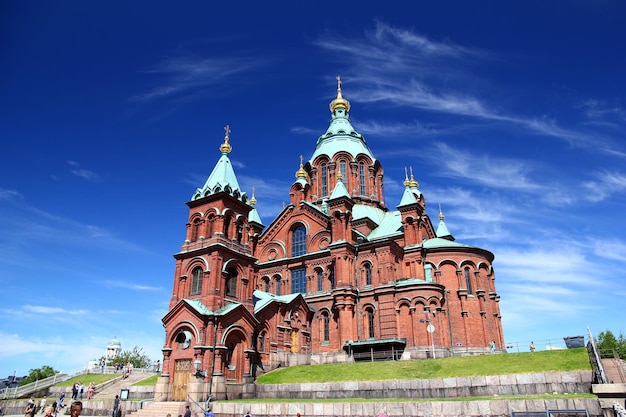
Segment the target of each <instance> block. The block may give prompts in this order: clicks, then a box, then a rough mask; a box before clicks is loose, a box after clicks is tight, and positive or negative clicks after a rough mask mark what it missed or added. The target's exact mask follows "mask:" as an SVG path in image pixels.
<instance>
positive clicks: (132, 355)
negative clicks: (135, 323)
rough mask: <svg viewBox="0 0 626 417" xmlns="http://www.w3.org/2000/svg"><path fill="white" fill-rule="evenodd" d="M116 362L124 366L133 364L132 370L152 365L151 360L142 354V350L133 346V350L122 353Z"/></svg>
mask: <svg viewBox="0 0 626 417" xmlns="http://www.w3.org/2000/svg"><path fill="white" fill-rule="evenodd" d="M115 361H116V362H119V363H122V364H126V363H128V362H130V363H132V364H133V368H148V367H150V365H152V360H151V359H150V357H149V356H148V355H146V354H145V353H144V352H143V348H140V347H139V346H135V347H134V348H133V350H132V351H131V350H125V351H122V352H121V353H120V354H119V355H118V356H117V358H116V359H115Z"/></svg>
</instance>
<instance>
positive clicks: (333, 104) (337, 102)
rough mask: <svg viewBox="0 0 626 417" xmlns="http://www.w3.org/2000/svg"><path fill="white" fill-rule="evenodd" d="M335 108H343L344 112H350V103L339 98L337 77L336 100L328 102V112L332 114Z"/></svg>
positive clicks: (339, 87)
mask: <svg viewBox="0 0 626 417" xmlns="http://www.w3.org/2000/svg"><path fill="white" fill-rule="evenodd" d="M337 107H343V108H344V109H346V112H348V111H350V102H349V101H348V100H346V99H345V98H343V97H342V96H341V77H340V76H337V98H336V99H334V100H333V101H331V102H330V112H331V113H332V112H334V111H335V109H336V108H337Z"/></svg>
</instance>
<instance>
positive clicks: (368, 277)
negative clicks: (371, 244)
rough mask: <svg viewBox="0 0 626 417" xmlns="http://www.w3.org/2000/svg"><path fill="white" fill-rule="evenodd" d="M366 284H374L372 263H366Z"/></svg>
mask: <svg viewBox="0 0 626 417" xmlns="http://www.w3.org/2000/svg"><path fill="white" fill-rule="evenodd" d="M365 285H372V265H370V264H369V263H366V264H365Z"/></svg>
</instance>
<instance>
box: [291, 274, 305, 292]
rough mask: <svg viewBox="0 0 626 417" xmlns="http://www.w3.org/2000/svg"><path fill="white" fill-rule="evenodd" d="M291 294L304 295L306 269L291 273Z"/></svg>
mask: <svg viewBox="0 0 626 417" xmlns="http://www.w3.org/2000/svg"><path fill="white" fill-rule="evenodd" d="M291 293H292V294H298V293H300V294H306V268H298V269H294V270H292V271H291Z"/></svg>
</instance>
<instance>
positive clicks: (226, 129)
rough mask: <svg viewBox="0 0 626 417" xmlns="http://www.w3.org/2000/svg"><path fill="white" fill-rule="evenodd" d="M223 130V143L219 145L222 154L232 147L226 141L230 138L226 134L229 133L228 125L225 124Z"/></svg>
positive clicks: (229, 150)
mask: <svg viewBox="0 0 626 417" xmlns="http://www.w3.org/2000/svg"><path fill="white" fill-rule="evenodd" d="M224 130H225V131H226V134H225V135H224V143H222V145H221V146H220V151H221V152H222V154H223V155H227V154H229V153H230V152H231V151H232V150H233V147H232V146H230V144H229V143H228V140H229V139H230V138H229V137H228V134H229V133H230V126H228V125H226V126H225V127H224Z"/></svg>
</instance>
